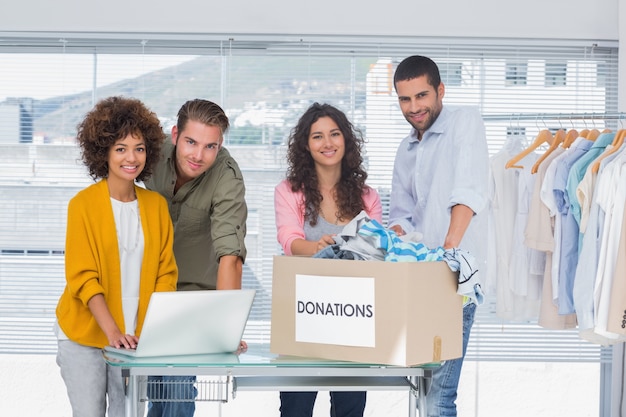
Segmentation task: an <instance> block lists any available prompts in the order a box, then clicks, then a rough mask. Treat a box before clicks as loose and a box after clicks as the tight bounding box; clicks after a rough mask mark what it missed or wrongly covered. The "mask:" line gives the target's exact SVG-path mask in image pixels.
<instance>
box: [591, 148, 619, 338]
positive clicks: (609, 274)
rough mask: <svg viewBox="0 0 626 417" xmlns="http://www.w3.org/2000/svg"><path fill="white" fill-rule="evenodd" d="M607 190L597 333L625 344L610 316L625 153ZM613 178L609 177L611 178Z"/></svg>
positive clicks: (602, 197)
mask: <svg viewBox="0 0 626 417" xmlns="http://www.w3.org/2000/svg"><path fill="white" fill-rule="evenodd" d="M605 175H607V177H605V178H606V179H607V181H606V185H607V186H606V187H603V189H602V190H600V191H602V193H601V194H599V195H598V203H599V204H600V206H601V207H602V208H603V209H604V211H605V221H604V231H603V234H602V245H601V247H600V255H599V259H598V261H599V262H598V271H597V274H596V282H595V289H594V308H595V329H594V332H595V333H596V334H598V335H600V336H603V337H606V338H608V339H611V340H614V341H615V342H618V341H623V340H626V338H623V337H622V336H621V335H618V334H615V333H612V332H609V331H608V330H607V326H608V314H609V303H610V298H611V295H610V293H611V288H612V284H613V276H614V271H615V263H616V259H617V256H618V253H617V249H618V247H619V239H620V234H621V230H622V219H623V215H624V204H626V152H624V153H621V154H620V155H619V157H617V158H616V159H615V160H613V161H612V162H611V163H610V164H608V165H607V167H606V168H605V170H604V172H603V177H604V176H605ZM609 175H610V176H609Z"/></svg>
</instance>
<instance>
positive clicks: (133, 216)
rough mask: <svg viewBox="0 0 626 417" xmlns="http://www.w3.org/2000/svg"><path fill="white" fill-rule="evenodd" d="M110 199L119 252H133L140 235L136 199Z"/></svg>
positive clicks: (137, 244) (139, 220)
mask: <svg viewBox="0 0 626 417" xmlns="http://www.w3.org/2000/svg"><path fill="white" fill-rule="evenodd" d="M112 201H114V203H113V207H114V215H115V216H114V217H115V226H116V228H117V239H118V244H119V247H120V252H126V253H131V252H134V251H135V250H136V249H137V247H138V246H139V242H140V241H141V237H142V233H141V219H140V218H139V210H138V204H137V200H135V201H131V202H127V203H124V202H121V201H117V200H115V199H112Z"/></svg>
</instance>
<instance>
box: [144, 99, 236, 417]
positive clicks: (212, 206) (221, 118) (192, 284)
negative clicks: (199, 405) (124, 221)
mask: <svg viewBox="0 0 626 417" xmlns="http://www.w3.org/2000/svg"><path fill="white" fill-rule="evenodd" d="M228 127H229V122H228V117H227V116H226V114H225V113H224V111H223V110H222V108H221V107H220V106H218V105H217V104H215V103H213V102H211V101H208V100H200V99H196V100H190V101H188V102H186V103H185V104H184V105H183V106H182V107H181V109H180V110H179V111H178V122H177V124H176V126H174V127H173V128H172V137H171V142H172V143H171V144H170V143H169V142H168V143H166V144H165V146H164V147H163V157H162V158H161V160H160V161H159V164H158V165H157V167H156V168H155V170H154V173H153V174H152V177H151V178H150V179H149V180H147V181H146V187H147V188H148V189H150V190H154V191H158V192H159V193H160V194H161V195H163V197H165V199H166V200H167V203H168V207H169V211H170V216H171V217H172V222H173V223H174V256H175V257H176V264H177V265H178V290H179V291H180V290H183V291H184V290H187V291H189V290H226V289H240V288H241V275H242V269H243V262H244V261H245V258H246V247H245V243H244V239H245V236H246V218H247V216H248V209H247V206H246V201H245V198H244V197H245V187H244V183H243V176H242V174H241V171H240V170H239V166H238V165H237V162H235V160H234V159H233V158H232V157H231V156H230V154H229V153H228V151H227V150H226V148H224V147H222V143H223V141H224V133H225V132H226V131H227V130H228ZM206 319H207V320H220V318H219V317H207V318H206ZM242 348H246V344H245V342H243V341H242ZM195 379H196V378H195V376H150V377H148V381H149V382H148V383H149V386H148V397H149V398H151V399H153V400H155V401H151V402H150V403H149V405H148V417H192V416H193V414H194V412H195V402H194V399H195V397H196V394H197V392H196V388H195V387H194V382H195ZM163 398H166V399H170V400H171V399H177V400H178V401H166V402H159V401H156V400H157V399H163Z"/></svg>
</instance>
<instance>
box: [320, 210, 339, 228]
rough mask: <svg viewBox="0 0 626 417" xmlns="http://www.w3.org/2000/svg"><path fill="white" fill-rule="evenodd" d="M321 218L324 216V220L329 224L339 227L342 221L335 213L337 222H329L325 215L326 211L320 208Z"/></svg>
mask: <svg viewBox="0 0 626 417" xmlns="http://www.w3.org/2000/svg"><path fill="white" fill-rule="evenodd" d="M320 216H322V219H324V220H326V222H327V223H330V224H334V225H335V226H337V225H338V224H339V220H340V219H339V217H337V214H336V213H335V221H334V222H331V221H330V220H328V219H327V218H326V216H325V215H324V210H322V209H321V208H320Z"/></svg>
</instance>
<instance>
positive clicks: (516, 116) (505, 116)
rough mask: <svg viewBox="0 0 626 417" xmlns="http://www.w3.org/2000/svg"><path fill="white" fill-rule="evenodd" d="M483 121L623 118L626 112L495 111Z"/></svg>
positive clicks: (625, 117) (485, 116) (484, 117)
mask: <svg viewBox="0 0 626 417" xmlns="http://www.w3.org/2000/svg"><path fill="white" fill-rule="evenodd" d="M482 117H483V121H486V122H487V121H489V122H495V121H500V120H501V121H518V120H541V121H545V120H622V119H626V113H624V112H607V113H602V112H598V113H595V112H594V113H493V114H483V116H482Z"/></svg>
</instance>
